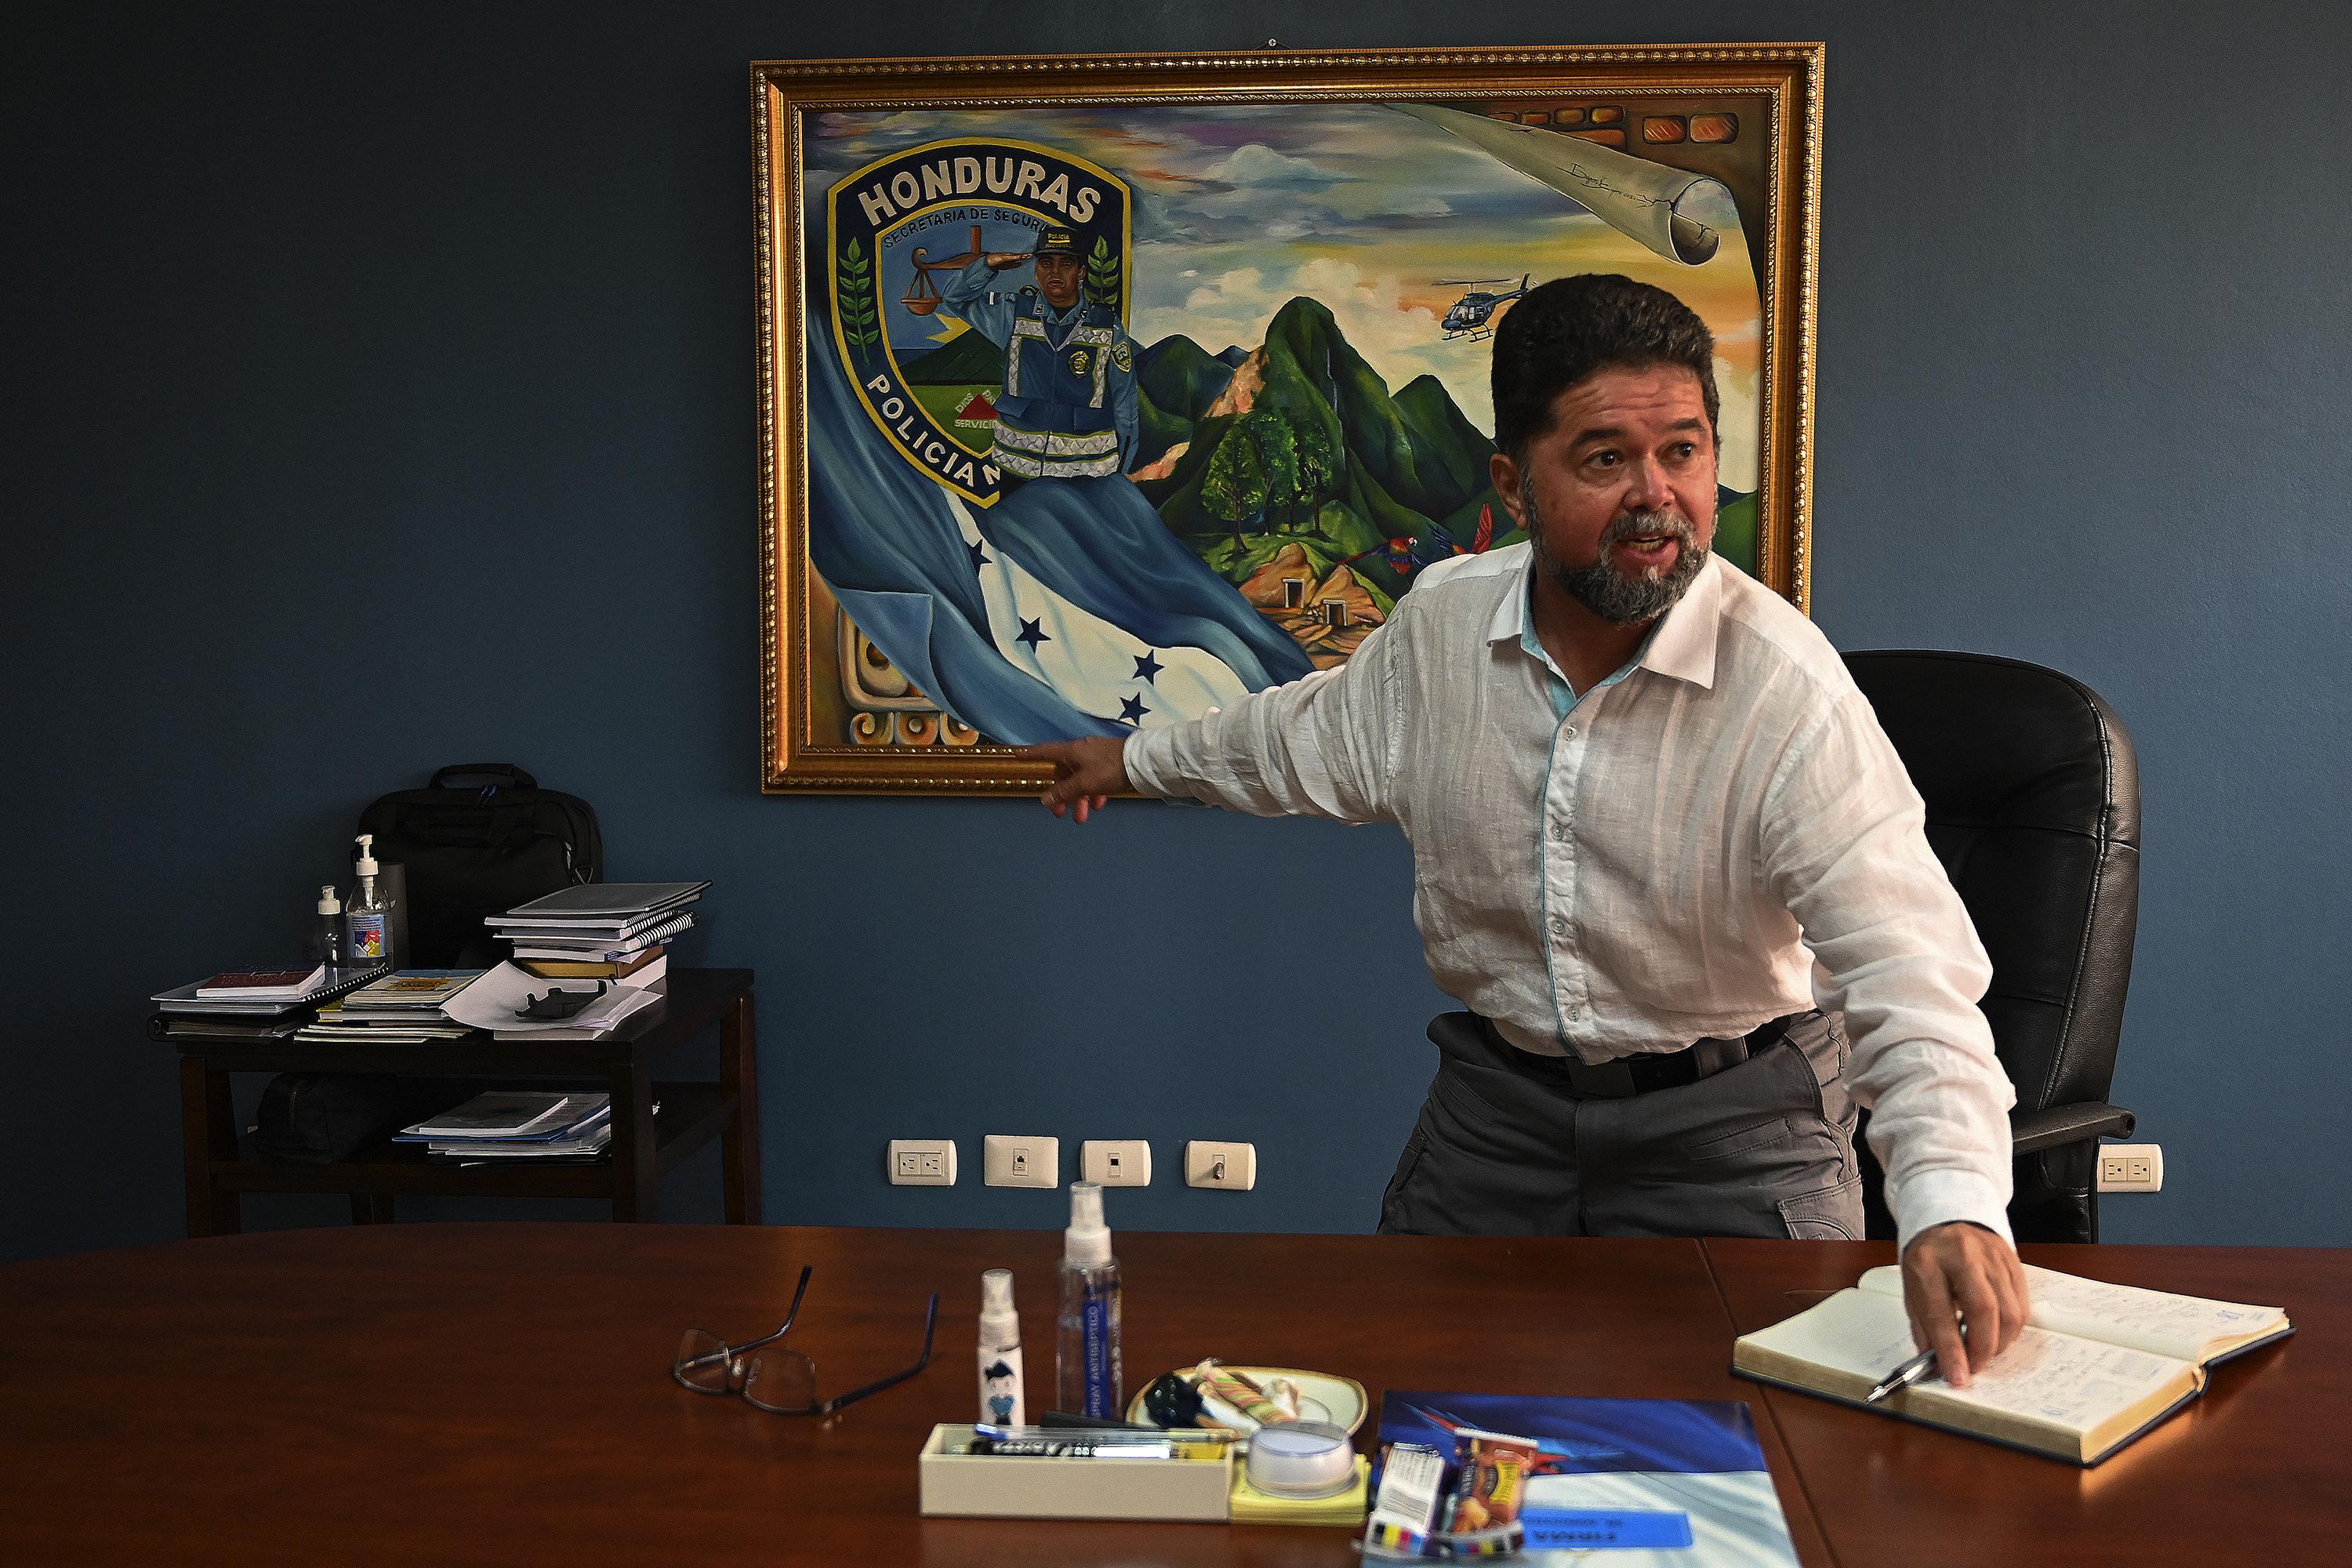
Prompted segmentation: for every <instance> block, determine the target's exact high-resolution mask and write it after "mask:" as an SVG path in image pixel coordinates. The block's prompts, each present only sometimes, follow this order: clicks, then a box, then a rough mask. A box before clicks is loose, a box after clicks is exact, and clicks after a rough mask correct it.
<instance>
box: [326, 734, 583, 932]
mask: <svg viewBox="0 0 2352 1568" xmlns="http://www.w3.org/2000/svg"><path fill="white" fill-rule="evenodd" d="M359 830H360V831H361V832H362V833H373V834H374V835H375V858H377V859H378V860H380V861H383V862H384V863H386V864H398V865H399V866H401V867H402V868H404V876H405V878H406V880H407V892H408V951H407V952H406V953H405V954H404V955H403V957H402V960H401V962H402V963H404V965H406V966H407V967H409V968H412V969H473V968H488V966H489V965H491V964H494V963H497V962H498V961H499V957H500V954H499V952H498V950H497V949H496V947H495V946H494V945H493V942H492V940H491V938H490V934H489V931H488V927H486V926H484V925H483V924H482V920H483V917H484V916H486V915H495V914H500V913H503V912H504V911H506V910H510V909H512V908H514V907H515V906H516V905H517V904H522V903H528V902H530V900H533V899H537V898H542V897H544V896H545V895H547V894H549V893H552V892H556V891H558V890H560V889H563V888H568V887H571V886H572V885H574V884H575V883H581V882H601V881H603V880H604V835H603V833H602V832H601V831H600V830H599V829H598V827H597V826H596V808H595V807H594V806H592V805H589V804H588V803H587V802H586V801H584V800H582V799H581V798H580V797H579V796H578V795H565V794H562V792H561V791H558V790H551V789H541V788H540V787H539V781H538V780H537V779H535V778H533V777H531V776H530V774H529V773H525V772H524V771H523V770H522V769H520V768H519V767H517V766H515V765H514V764H513V763H466V764H464V765H462V766H458V767H449V768H443V769H442V770H441V771H440V772H439V773H435V774H434V775H433V782H432V784H429V785H427V786H426V787H425V788H424V789H404V790H395V791H394V792H393V793H392V794H390V795H385V796H384V797H383V799H381V800H378V801H376V802H375V803H374V804H373V805H370V806H369V807H368V808H367V810H366V811H364V812H362V814H361V815H360V828H359Z"/></svg>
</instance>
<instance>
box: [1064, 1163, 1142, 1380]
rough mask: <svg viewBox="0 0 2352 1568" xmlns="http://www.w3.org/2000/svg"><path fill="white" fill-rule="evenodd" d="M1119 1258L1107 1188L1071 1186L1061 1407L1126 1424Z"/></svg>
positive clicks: (1088, 1184) (1066, 1233)
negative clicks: (1105, 1201)
mask: <svg viewBox="0 0 2352 1568" xmlns="http://www.w3.org/2000/svg"><path fill="white" fill-rule="evenodd" d="M1119 1297H1120V1286H1119V1279H1118V1258H1113V1257H1112V1256H1111V1255H1110V1227H1109V1226H1107V1225H1105V1224H1104V1223H1103V1206H1102V1187H1101V1185H1100V1184H1097V1183H1094V1182H1072V1183H1071V1184H1070V1228H1069V1229H1067V1230H1066V1231H1064V1232H1063V1233H1062V1310H1061V1314H1060V1316H1059V1317H1058V1318H1057V1319H1056V1320H1055V1346H1054V1359H1055V1363H1056V1364H1055V1369H1054V1381H1055V1391H1054V1392H1055V1408H1057V1409H1060V1410H1064V1411H1067V1412H1068V1413H1070V1414H1071V1415H1099V1416H1104V1417H1107V1418H1108V1419H1110V1420H1113V1421H1118V1420H1124V1419H1125V1418H1126V1417H1125V1411H1126V1403H1125V1401H1126V1389H1125V1387H1124V1384H1123V1379H1122V1377H1121V1374H1120V1370H1119V1361H1118V1316H1119Z"/></svg>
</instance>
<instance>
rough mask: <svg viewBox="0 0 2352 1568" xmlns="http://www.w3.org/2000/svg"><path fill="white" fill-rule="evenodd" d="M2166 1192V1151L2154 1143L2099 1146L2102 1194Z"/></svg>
mask: <svg viewBox="0 0 2352 1568" xmlns="http://www.w3.org/2000/svg"><path fill="white" fill-rule="evenodd" d="M2163 1190H2164V1150H2163V1148H2162V1147H2161V1146H2159V1145H2158V1144H2155V1143H2102V1144H2100V1145H2099V1191H2101V1192H2103V1193H2160V1192H2162V1191H2163Z"/></svg>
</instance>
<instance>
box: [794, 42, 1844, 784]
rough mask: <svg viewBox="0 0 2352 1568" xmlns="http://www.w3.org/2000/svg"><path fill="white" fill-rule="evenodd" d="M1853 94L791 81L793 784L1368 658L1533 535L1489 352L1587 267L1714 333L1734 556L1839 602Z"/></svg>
mask: <svg viewBox="0 0 2352 1568" xmlns="http://www.w3.org/2000/svg"><path fill="white" fill-rule="evenodd" d="M751 89H752V122H753V137H754V148H755V151H756V154H757V179H756V195H757V227H756V234H757V247H758V255H757V263H758V305H759V344H758V350H759V376H760V428H761V443H760V480H761V483H760V496H761V590H762V605H763V615H762V617H761V665H762V669H763V681H762V713H761V742H762V744H761V756H762V775H763V776H762V783H763V786H764V787H765V788H766V789H768V790H769V791H771V792H780V793H781V792H793V791H803V790H832V791H855V792H888V791H916V792H934V793H961V794H990V793H999V792H1015V791H1029V790H1034V789H1037V788H1039V787H1041V786H1042V784H1044V783H1045V780H1046V778H1047V777H1048V775H1049V770H1046V769H1044V768H1041V767H1037V766H1034V765H1032V764H1027V763H1024V762H1023V761H1022V760H1021V759H1020V758H1019V756H1018V755H1017V753H1016V752H1014V750H1013V748H1015V747H1018V746H1022V745H1027V744H1031V743H1034V742H1040V741H1047V740H1057V739H1066V738H1070V737H1073V736H1078V735H1090V734H1099V735H1117V734H1123V733H1128V732H1130V731H1134V730H1136V729H1139V728H1144V727H1150V726H1153V725H1160V724H1169V723H1176V722H1181V721H1184V720H1186V719H1189V718H1192V717H1195V716H1197V715H1199V714H1200V713H1202V712H1203V711H1205V710H1208V709H1210V708H1213V707H1215V706H1217V705H1218V704H1220V703H1223V702H1227V701H1231V700H1234V699H1236V698H1239V697H1241V696H1242V695H1244V694H1245V693H1247V692H1250V691H1255V690H1258V689H1263V688H1265V687H1268V686H1272V685H1276V684H1279V683H1281V682H1283V681H1286V680H1291V679H1297V678H1298V677H1301V676H1304V675H1306V674H1307V673H1308V672H1310V671H1313V670H1316V669H1318V668H1331V667H1334V666H1336V665H1339V664H1340V663H1343V662H1344V661H1345V660H1346V659H1347V658H1348V657H1349V654H1350V653H1352V652H1353V650H1354V649H1355V648H1356V647H1358V646H1359V645H1360V643H1361V642H1362V641H1363V639H1364V638H1365V637H1369V636H1370V635H1372V634H1373V633H1374V632H1375V631H1376V630H1377V629H1378V628H1379V626H1381V623H1382V622H1383V621H1384V620H1385V619H1386V618H1387V617H1388V616H1391V614H1393V613H1394V611H1395V608H1396V605H1397V602H1398V601H1399V600H1400V599H1401V598H1402V597H1403V595H1406V594H1408V593H1410V592H1412V585H1413V582H1414V580H1415V576H1416V574H1419V573H1421V572H1422V571H1423V570H1424V569H1425V568H1427V567H1428V566H1430V565H1432V564H1433V563H1436V562H1439V561H1443V560H1446V559H1449V558H1451V557H1453V556H1455V555H1459V554H1465V553H1479V552H1486V551H1489V550H1496V549H1505V548H1508V547H1509V546H1511V545H1512V544H1514V543H1515V542H1517V541H1518V539H1519V538H1521V537H1522V536H1521V535H1520V534H1518V533H1517V531H1515V525H1514V524H1513V522H1512V521H1511V519H1510V517H1509V515H1508V513H1507V510H1506V509H1505V508H1504V507H1503V506H1502V505H1501V503H1500V502H1499V501H1498V500H1497V499H1496V494H1495V491H1494V489H1493V488H1492V486H1491V484H1490V483H1489V481H1488V479H1487V460H1488V458H1490V457H1491V456H1492V455H1493V453H1494V449H1495V447H1494V441H1493V429H1494V426H1493V418H1492V410H1491V406H1490V403H1489V397H1488V391H1487V374H1488V363H1487V361H1488V354H1489V352H1490V351H1489V349H1488V346H1487V345H1488V343H1489V342H1490V340H1491V339H1492V336H1493V334H1494V332H1495V331H1496V327H1497V326H1498V324H1499V323H1500V322H1501V321H1503V320H1504V319H1505V318H1506V317H1507V314H1508V312H1509V311H1510V310H1511V306H1512V302H1513V301H1514V300H1517V299H1518V298H1519V297H1520V296H1521V295H1522V294H1523V293H1524V292H1525V291H1526V290H1527V289H1529V288H1531V287H1533V286H1535V285H1538V284H1540V283H1542V282H1544V281H1545V280H1547V279H1551V278H1556V277H1561V276H1566V275H1570V274H1574V273H1584V272H1615V273H1622V274H1625V275H1627V276H1630V277H1633V278H1635V279H1641V280H1643V281H1645V282H1650V283H1654V284H1657V285H1659V286H1660V287H1663V288H1664V289H1668V290H1669V291H1671V292H1672V293H1674V294H1675V295H1676V296H1677V297H1679V298H1680V299H1682V300H1684V301H1685V302H1686V303H1687V304H1689V305H1690V306H1691V307H1692V308H1693V309H1694V310H1696V311H1697V312H1698V313H1699V315H1700V316H1701V317H1702V318H1703V319H1704V320H1705V321H1706V323H1707V324H1708V326H1709V327H1710V328H1711V329H1712V331H1713V332H1714V336H1715V343H1716V356H1717V357H1716V365H1715V371H1716V379H1717V385H1718V388H1719V389H1720V393H1721V398H1722V415H1721V427H1720V431H1719V436H1718V447H1719V450H1720V453H1721V464H1720V473H1719V476H1718V492H1717V495H1718V509H1717V531H1716V537H1715V549H1716V551H1717V553H1718V554H1719V555H1721V556H1722V557H1723V558H1724V559H1726V560H1727V561H1728V562H1729V563H1732V564H1734V565H1736V566H1738V567H1739V568H1740V569H1742V570H1744V571H1747V572H1749V573H1751V574H1754V575H1755V576H1757V577H1758V578H1759V579H1760V580H1761V581H1763V582H1764V583H1766V584H1769V586H1771V587H1772V588H1774V589H1776V590H1778V591H1779V592H1780V593H1781V594H1783V595H1787V596H1788V597H1789V598H1790V600H1792V601H1793V602H1794V603H1795V604H1796V605H1798V606H1799V607H1800V608H1803V607H1804V606H1805V603H1806V587H1807V580H1808V569H1809V561H1808V552H1807V543H1808V528H1807V509H1808V504H1809V472H1808V465H1809V458H1810V443H1811V402H1812V360H1813V299H1814V293H1813V290H1814V280H1815V248H1816V235H1817V232H1818V190H1819V178H1818V174H1819V164H1820V145H1821V101H1822V97H1821V94H1822V47H1821V46H1820V45H1817V44H1767V45H1739V46H1731V45H1694V46H1662V47H1641V48H1624V47H1607V48H1602V47H1593V48H1585V47H1558V48H1529V49H1516V50H1483V49H1482V50H1469V49H1461V50H1434V51H1411V52H1407V51H1384V52H1368V53H1353V54H1317V53H1306V52H1295V53H1294V52H1281V51H1274V50H1269V51H1266V52H1265V53H1257V54H1248V55H1207V56H1184V57H1164V58H1163V57H1116V58H1049V57H1024V58H989V59H971V58H959V59H890V60H787V61H768V62H761V63H759V64H755V65H754V66H753V67H752V68H751Z"/></svg>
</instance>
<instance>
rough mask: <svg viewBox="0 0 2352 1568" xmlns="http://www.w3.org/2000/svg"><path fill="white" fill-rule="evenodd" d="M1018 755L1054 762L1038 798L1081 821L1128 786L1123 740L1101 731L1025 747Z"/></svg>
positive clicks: (1057, 813) (1055, 810)
mask: <svg viewBox="0 0 2352 1568" xmlns="http://www.w3.org/2000/svg"><path fill="white" fill-rule="evenodd" d="M1021 755H1022V756H1023V757H1024V758H1025V759H1027V760H1028V761H1030V762H1037V763H1053V764H1054V782H1053V783H1052V784H1049V785H1047V786H1046V789H1045V795H1042V796H1040V797H1039V798H1041V799H1043V800H1044V801H1045V809H1046V810H1048V811H1050V812H1052V813H1053V814H1054V815H1055V816H1064V815H1068V816H1073V817H1075V818H1076V820H1078V821H1080V822H1084V821H1085V820H1086V819H1087V813H1088V812H1091V811H1100V810H1101V809H1102V808H1103V807H1104V806H1105V805H1108V804H1109V803H1110V797H1111V796H1113V795H1119V794H1122V793H1124V792H1125V791H1126V790H1127V789H1128V787H1129V785H1128V782H1127V760H1126V759H1127V742H1125V741H1114V740H1112V739H1110V738H1109V737H1108V736H1103V735H1096V736H1092V737H1089V738H1088V739H1087V740H1083V741H1055V742H1052V743H1051V744H1049V745H1044V746H1027V747H1024V748H1023V750H1022V752H1021Z"/></svg>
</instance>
